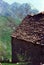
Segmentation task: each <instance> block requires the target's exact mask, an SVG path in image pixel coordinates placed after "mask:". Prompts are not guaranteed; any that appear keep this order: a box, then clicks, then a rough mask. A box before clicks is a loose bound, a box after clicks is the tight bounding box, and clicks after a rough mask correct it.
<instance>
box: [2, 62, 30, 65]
mask: <svg viewBox="0 0 44 65" xmlns="http://www.w3.org/2000/svg"><path fill="white" fill-rule="evenodd" d="M2 65H30V63H27V62H25V63H24V62H20V63H2Z"/></svg>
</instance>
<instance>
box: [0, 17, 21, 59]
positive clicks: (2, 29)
mask: <svg viewBox="0 0 44 65" xmlns="http://www.w3.org/2000/svg"><path fill="white" fill-rule="evenodd" d="M19 24H20V20H19V19H13V18H11V17H4V16H0V60H1V59H4V58H6V59H9V60H10V59H11V57H12V56H11V55H12V53H11V34H12V32H13V30H15V27H17V26H18V25H19Z"/></svg>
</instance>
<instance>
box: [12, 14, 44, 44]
mask: <svg viewBox="0 0 44 65" xmlns="http://www.w3.org/2000/svg"><path fill="white" fill-rule="evenodd" d="M12 37H15V38H17V39H22V40H25V41H28V42H32V43H35V42H37V41H40V42H41V41H43V40H44V13H39V14H36V15H33V16H31V15H27V16H26V17H25V18H24V19H23V21H22V23H21V24H20V25H19V27H18V28H17V29H16V30H15V32H14V33H13V34H12Z"/></svg>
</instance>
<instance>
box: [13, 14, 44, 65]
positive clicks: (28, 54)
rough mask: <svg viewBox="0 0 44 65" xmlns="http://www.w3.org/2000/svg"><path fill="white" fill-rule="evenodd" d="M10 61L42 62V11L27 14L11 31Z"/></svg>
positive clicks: (43, 43) (43, 28)
mask: <svg viewBox="0 0 44 65" xmlns="http://www.w3.org/2000/svg"><path fill="white" fill-rule="evenodd" d="M12 62H13V63H16V62H31V63H32V65H40V63H44V13H39V14H36V15H33V16H31V15H27V16H26V17H25V18H24V19H23V21H22V23H21V24H20V25H19V26H18V28H17V29H16V30H15V31H14V32H13V34H12Z"/></svg>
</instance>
